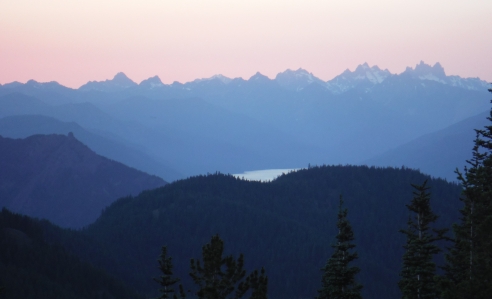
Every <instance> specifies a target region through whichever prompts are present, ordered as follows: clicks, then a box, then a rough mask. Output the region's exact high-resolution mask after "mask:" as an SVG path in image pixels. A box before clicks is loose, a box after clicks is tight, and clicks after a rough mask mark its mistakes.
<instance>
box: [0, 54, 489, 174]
mask: <svg viewBox="0 0 492 299" xmlns="http://www.w3.org/2000/svg"><path fill="white" fill-rule="evenodd" d="M487 87H488V85H487V83H486V82H484V81H481V80H479V79H478V78H460V77H458V76H447V75H446V74H445V72H444V69H443V68H442V66H441V65H440V64H436V65H434V66H429V65H426V64H424V63H422V62H421V63H420V64H418V65H417V66H416V67H415V68H407V70H405V71H404V72H403V73H401V74H398V75H396V74H391V73H390V72H389V71H387V70H381V69H380V68H378V67H377V66H372V67H370V66H369V65H367V64H363V65H359V66H358V67H357V68H356V69H355V70H354V71H350V70H347V71H345V72H343V73H342V74H340V75H339V76H337V77H335V78H334V79H333V80H330V81H327V82H325V81H323V80H320V79H319V78H316V77H315V76H314V75H313V74H310V73H309V72H307V71H306V70H303V69H299V70H296V71H292V70H287V71H285V72H283V73H280V74H278V75H277V77H276V78H275V79H273V80H271V79H269V78H268V77H266V76H263V75H262V74H260V73H257V74H255V75H254V76H252V77H251V78H250V79H248V80H244V79H242V78H234V79H230V78H226V77H224V76H222V75H217V76H213V77H211V78H205V79H197V80H194V81H192V82H188V83H185V84H181V83H179V82H174V83H173V84H163V83H162V82H161V81H160V79H159V78H158V77H152V78H149V79H147V80H144V81H142V82H141V83H140V84H137V83H135V82H132V81H131V80H130V79H129V78H127V77H126V76H125V75H124V74H123V73H118V74H117V76H115V78H113V79H112V80H106V81H101V82H95V81H94V82H89V83H88V84H86V85H84V86H83V87H81V88H79V89H77V90H75V89H69V88H65V87H63V86H61V85H59V84H57V83H56V82H50V83H38V82H35V81H29V82H28V83H26V84H20V83H12V84H5V85H3V86H0V94H4V95H5V96H3V97H0V116H9V115H19V114H41V115H47V116H51V117H54V118H57V119H59V120H62V121H74V122H76V123H78V124H80V125H81V126H82V127H84V128H85V129H89V130H91V131H92V132H95V133H97V134H98V135H102V136H104V137H111V138H113V139H117V140H123V141H124V142H125V144H133V145H137V146H138V147H139V148H138V149H139V150H140V151H142V152H144V153H145V154H147V155H149V156H151V157H152V158H153V159H155V160H157V161H158V163H160V164H163V165H166V166H167V167H169V168H170V169H175V170H176V171H177V172H179V173H182V174H183V176H189V175H195V174H200V173H207V172H214V171H217V170H219V171H222V172H228V173H239V172H243V171H248V170H256V169H266V168H299V167H305V166H307V165H308V163H311V164H338V163H342V164H346V163H357V162H360V161H363V160H366V159H369V158H371V157H374V156H376V155H379V154H382V153H384V152H386V151H388V150H390V149H393V148H395V147H397V146H399V145H402V144H405V143H407V142H410V141H411V140H413V139H415V138H418V137H420V136H422V135H425V134H428V133H431V132H435V131H437V130H440V129H443V128H446V127H448V126H450V125H452V124H454V123H456V122H459V121H461V120H464V119H466V118H467V117H471V116H473V115H476V114H478V113H481V112H483V111H486V110H488V108H489V103H488V102H489V94H488V92H487ZM15 92H17V93H15ZM25 95H30V96H31V97H26V96H25ZM136 167H138V168H140V169H143V167H140V166H136ZM440 173H441V172H439V174H440ZM433 174H434V175H437V172H436V173H433Z"/></svg>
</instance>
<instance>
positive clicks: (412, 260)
mask: <svg viewBox="0 0 492 299" xmlns="http://www.w3.org/2000/svg"><path fill="white" fill-rule="evenodd" d="M412 187H413V188H414V189H415V191H414V192H413V199H412V200H411V202H410V204H409V205H406V206H407V208H408V210H409V211H410V212H411V213H412V214H411V216H410V217H409V219H408V227H407V229H402V230H400V232H401V233H403V234H405V235H406V237H407V242H406V244H405V245H404V246H403V248H405V253H404V255H403V269H402V271H401V272H400V276H401V280H400V281H399V283H398V286H399V287H400V290H401V292H402V298H404V299H414V298H419V299H420V298H429V299H430V298H438V297H439V290H438V284H437V281H438V280H437V277H436V264H435V263H434V262H433V257H434V255H436V254H438V253H439V252H440V251H441V249H440V248H439V247H438V246H437V245H436V244H435V242H436V241H439V240H442V239H444V234H445V233H446V232H447V229H434V228H432V227H431V224H432V223H434V222H436V220H437V219H438V216H437V215H436V214H434V213H433V212H432V209H431V206H430V193H429V192H428V190H429V187H427V181H425V182H424V183H423V184H422V185H412Z"/></svg>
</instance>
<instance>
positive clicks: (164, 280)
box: [154, 246, 186, 299]
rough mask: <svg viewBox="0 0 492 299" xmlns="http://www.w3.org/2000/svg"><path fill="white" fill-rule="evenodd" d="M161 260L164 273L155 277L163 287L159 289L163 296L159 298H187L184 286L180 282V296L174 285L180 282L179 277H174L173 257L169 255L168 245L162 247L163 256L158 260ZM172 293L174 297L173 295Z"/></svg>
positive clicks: (160, 265) (160, 263)
mask: <svg viewBox="0 0 492 299" xmlns="http://www.w3.org/2000/svg"><path fill="white" fill-rule="evenodd" d="M158 262H159V269H160V270H161V272H162V275H161V277H160V278H154V280H155V281H156V282H158V283H159V284H160V285H161V289H160V290H159V291H160V292H161V296H160V297H159V299H168V298H173V299H178V298H181V299H183V298H185V297H186V295H185V292H184V289H183V286H182V285H181V284H180V285H179V297H178V295H177V294H176V290H175V289H174V285H175V284H176V283H177V282H179V278H175V277H173V264H172V258H171V257H168V256H167V247H166V246H163V247H162V249H161V256H160V259H159V260H158ZM171 294H172V297H171Z"/></svg>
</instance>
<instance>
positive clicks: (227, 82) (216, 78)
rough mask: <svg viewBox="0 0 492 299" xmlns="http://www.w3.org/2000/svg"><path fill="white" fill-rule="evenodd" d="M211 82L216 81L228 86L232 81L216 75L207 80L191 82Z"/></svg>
mask: <svg viewBox="0 0 492 299" xmlns="http://www.w3.org/2000/svg"><path fill="white" fill-rule="evenodd" d="M212 80H218V81H220V82H222V83H224V84H229V83H230V82H231V81H232V79H231V78H229V77H226V76H224V75H222V74H217V75H213V76H212V77H209V78H201V79H196V80H194V81H193V82H195V83H196V82H204V81H212Z"/></svg>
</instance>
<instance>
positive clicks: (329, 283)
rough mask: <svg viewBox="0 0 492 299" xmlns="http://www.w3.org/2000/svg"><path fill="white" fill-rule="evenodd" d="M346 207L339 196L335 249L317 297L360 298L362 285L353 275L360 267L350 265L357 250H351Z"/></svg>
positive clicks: (350, 228)
mask: <svg viewBox="0 0 492 299" xmlns="http://www.w3.org/2000/svg"><path fill="white" fill-rule="evenodd" d="M347 213H348V211H347V209H346V208H345V209H344V208H343V199H342V197H341V196H340V205H339V211H338V221H337V227H338V234H337V237H336V239H337V242H336V244H334V245H332V247H333V248H334V249H335V251H334V252H333V255H332V256H331V257H330V258H329V259H328V262H327V263H326V265H325V267H324V268H323V269H321V270H322V271H323V277H322V280H321V283H322V287H321V289H320V290H319V291H318V297H317V298H318V299H335V298H336V299H360V298H362V297H361V295H360V291H361V289H362V285H361V284H359V283H357V282H356V281H355V276H356V274H357V273H359V271H360V269H359V268H358V267H355V266H350V263H351V262H353V261H354V260H355V259H357V257H358V255H357V252H355V251H354V252H353V249H354V248H355V244H353V243H352V242H353V240H354V233H353V231H352V227H351V226H350V223H349V221H348V219H347Z"/></svg>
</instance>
